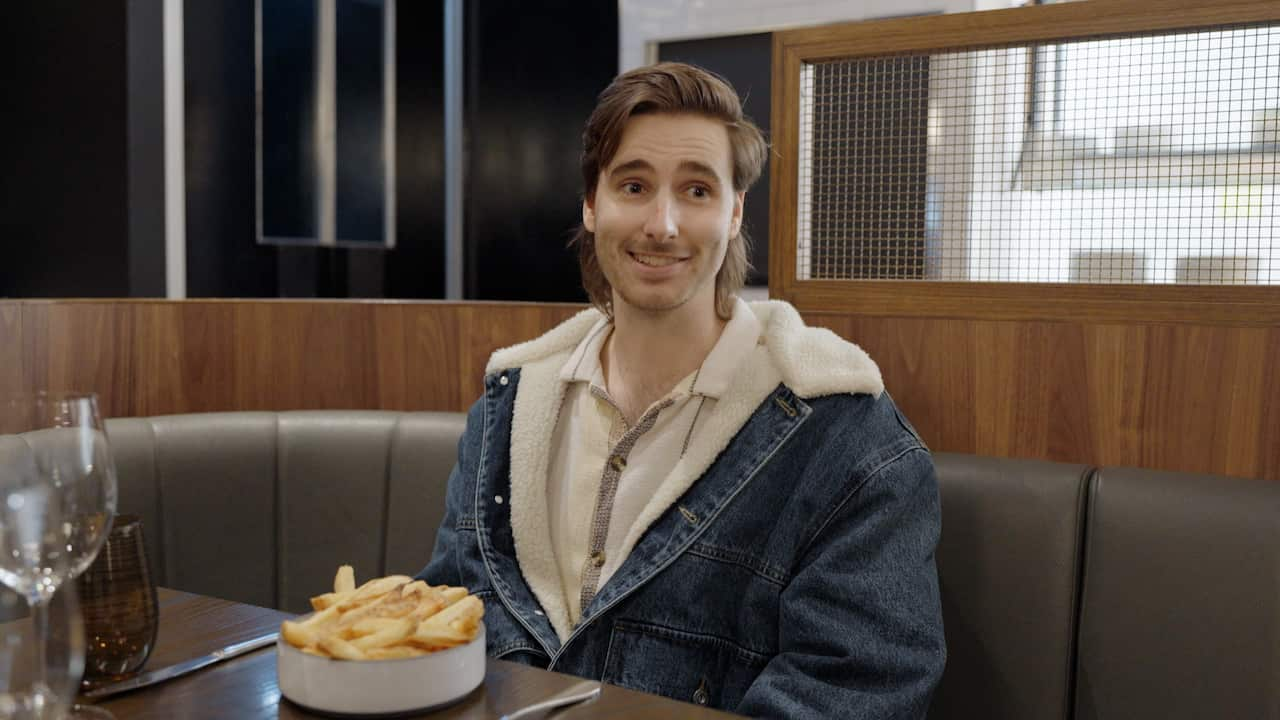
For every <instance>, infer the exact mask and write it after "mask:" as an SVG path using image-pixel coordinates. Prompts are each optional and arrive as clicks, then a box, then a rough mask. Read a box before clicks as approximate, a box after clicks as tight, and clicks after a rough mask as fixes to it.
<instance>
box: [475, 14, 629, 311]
mask: <svg viewBox="0 0 1280 720" xmlns="http://www.w3.org/2000/svg"><path fill="white" fill-rule="evenodd" d="M465 52H466V63H467V68H466V70H467V82H466V105H467V110H466V125H467V156H468V179H467V189H466V254H465V256H466V267H467V282H466V288H467V295H468V296H469V297H474V298H483V299H504V300H542V301H555V300H567V301H583V300H585V299H586V295H585V293H584V292H583V291H582V281H581V277H580V275H579V273H578V265H577V260H576V255H575V250H572V249H568V248H566V247H565V244H566V242H567V241H568V239H569V237H570V234H571V232H572V230H573V229H574V228H575V227H576V226H577V225H578V223H580V222H581V221H582V199H581V197H582V196H581V193H582V179H581V173H580V171H579V166H578V160H579V155H580V152H581V149H582V127H583V125H584V124H585V123H586V120H587V116H588V115H590V114H591V110H592V108H593V107H595V100H596V96H597V95H598V94H599V93H600V91H601V90H603V89H604V88H605V86H606V85H608V84H609V81H610V80H612V79H613V77H614V75H616V74H617V68H618V8H617V3H614V2H581V0H561V1H552V0H546V1H544V2H539V3H510V2H499V1H498V0H471V1H470V2H468V3H467V43H466V51H465Z"/></svg>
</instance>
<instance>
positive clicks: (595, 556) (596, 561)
mask: <svg viewBox="0 0 1280 720" xmlns="http://www.w3.org/2000/svg"><path fill="white" fill-rule="evenodd" d="M591 564H592V565H595V566H596V567H603V566H604V551H603V550H597V551H595V552H593V553H591Z"/></svg>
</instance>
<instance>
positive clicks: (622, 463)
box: [609, 455, 627, 472]
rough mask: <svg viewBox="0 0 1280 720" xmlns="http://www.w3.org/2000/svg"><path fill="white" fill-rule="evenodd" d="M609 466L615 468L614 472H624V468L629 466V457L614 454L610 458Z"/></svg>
mask: <svg viewBox="0 0 1280 720" xmlns="http://www.w3.org/2000/svg"><path fill="white" fill-rule="evenodd" d="M609 466H610V467H612V468H613V470H614V472H622V469H623V468H625V467H626V466H627V459H626V458H624V457H622V456H621V455H614V456H613V457H612V458H610V459H609Z"/></svg>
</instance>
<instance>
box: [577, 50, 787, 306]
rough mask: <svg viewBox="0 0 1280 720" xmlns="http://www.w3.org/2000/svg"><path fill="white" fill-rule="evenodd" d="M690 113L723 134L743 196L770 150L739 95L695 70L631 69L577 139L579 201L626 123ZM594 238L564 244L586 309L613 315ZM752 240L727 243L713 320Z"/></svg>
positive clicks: (737, 279) (668, 65)
mask: <svg viewBox="0 0 1280 720" xmlns="http://www.w3.org/2000/svg"><path fill="white" fill-rule="evenodd" d="M657 113H668V114H681V113H690V114H694V115H702V116H705V117H708V118H712V119H715V120H720V121H721V122H723V123H724V124H725V128H726V129H727V130H728V131H729V147H730V148H731V151H732V153H733V189H734V190H735V191H737V192H744V191H746V190H747V189H748V188H750V187H751V185H752V184H753V183H755V181H756V180H757V179H758V178H759V177H760V172H761V171H762V170H763V169H764V162H765V157H766V153H767V152H768V145H767V144H766V143H765V140H764V136H763V135H762V134H761V133H760V129H759V128H757V127H756V126H755V123H753V122H751V120H750V119H748V118H747V117H746V116H744V115H743V114H742V102H741V101H740V100H739V99H738V93H737V92H736V91H734V89H733V86H732V85H730V84H729V83H728V81H726V80H725V79H724V78H722V77H720V76H719V75H716V74H715V73H712V72H710V71H708V70H704V69H702V68H700V67H695V66H693V65H686V64H684V63H674V62H665V63H658V64H657V65H649V66H647V67H642V68H637V69H635V70H631V71H629V72H625V73H623V74H621V75H619V76H618V77H616V78H614V80H613V82H612V83H610V84H609V87H607V88H605V89H604V92H602V93H600V98H599V101H598V102H597V103H596V108H595V110H594V111H592V113H591V117H590V118H589V119H588V120H587V127H586V129H585V130H583V132H582V183H583V187H584V190H583V196H584V197H585V198H588V199H591V200H594V199H595V194H596V184H597V182H598V180H599V179H600V170H601V168H603V167H605V166H606V165H608V164H609V162H610V161H612V160H613V156H614V154H615V153H617V151H618V146H619V145H620V144H621V142H622V132H623V130H624V129H625V128H626V126H627V121H628V120H630V119H631V117H632V116H635V115H643V114H657ZM595 240H596V238H595V234H594V233H591V232H588V231H587V229H586V227H584V226H582V225H579V226H578V229H577V231H576V232H575V233H574V236H573V239H572V240H571V241H570V242H569V244H570V245H571V246H572V245H575V244H576V245H577V246H578V266H579V268H580V269H581V270H582V287H583V289H585V290H586V291H587V296H588V297H589V298H590V299H591V303H592V304H593V305H595V306H596V307H597V308H599V309H600V310H601V311H602V312H604V313H605V314H606V315H612V314H613V289H612V287H610V285H609V280H608V279H607V278H605V276H604V271H602V270H601V269H600V262H599V260H598V259H597V258H596V242H595ZM749 243H750V240H749V239H748V237H747V233H746V231H745V230H742V229H739V231H738V234H737V235H736V236H734V237H732V238H730V239H729V247H728V249H727V250H726V251H725V257H724V263H723V264H722V265H721V266H720V271H719V272H718V273H716V313H717V314H719V316H720V317H721V318H723V319H726V320H727V319H728V318H729V316H730V315H731V314H732V312H733V296H734V295H736V294H737V292H738V291H739V290H741V289H742V286H743V283H745V282H746V279H747V272H748V271H749V270H750V269H751V261H750V260H749V259H748V253H747V250H748V247H749Z"/></svg>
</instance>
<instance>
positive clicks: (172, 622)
mask: <svg viewBox="0 0 1280 720" xmlns="http://www.w3.org/2000/svg"><path fill="white" fill-rule="evenodd" d="M159 595H160V632H159V636H158V638H157V640H156V648H155V651H154V652H152V653H151V658H150V659H149V660H148V661H147V665H146V668H144V669H146V670H150V669H154V668H160V667H165V666H167V665H170V664H173V663H178V662H182V661H183V660H188V659H191V658H193V657H198V656H200V655H203V654H205V653H209V652H212V651H214V650H216V649H218V648H220V647H224V646H226V645H230V644H232V643H235V642H240V641H243V640H248V639H250V638H253V637H257V636H259V635H262V634H263V633H266V632H271V631H273V630H277V629H279V627H280V621H282V620H286V619H288V618H290V617H292V616H291V615H289V614H288V613H282V612H278V611H276V610H268V609H266V608H260V607H255V606H253V605H245V604H242V603H236V602H231V601H229V600H218V599H216V598H209V597H203V596H200V595H192V594H190V593H184V592H179V591H177V590H168V589H164V588H161V589H160V593H159ZM580 681H581V680H580V679H579V678H575V677H573V676H570V675H562V674H560V673H555V672H549V671H547V670H540V669H538V668H531V667H528V666H525V665H517V664H515V663H510V662H506V661H504V660H489V663H488V668H487V669H486V672H485V679H484V683H483V684H482V685H481V686H480V687H478V688H476V689H475V690H474V691H472V692H471V694H469V695H468V696H467V697H466V698H465V699H463V700H462V701H461V702H460V703H458V704H456V705H452V706H450V707H448V708H446V709H444V710H440V711H437V712H434V713H430V714H428V715H423V716H422V717H428V718H441V719H443V718H497V717H499V716H501V714H502V713H504V712H510V711H511V710H514V709H516V708H519V707H522V706H524V705H526V704H529V703H532V702H537V701H538V700H542V699H544V698H546V697H547V696H549V695H552V694H555V693H557V692H559V691H560V690H563V689H564V688H567V687H569V686H570V685H573V684H575V683H578V682H580ZM100 706H101V707H103V708H106V709H108V710H110V711H111V712H112V713H113V714H114V715H115V716H116V718H117V719H118V720H129V719H131V718H165V720H168V719H170V718H218V719H219V720H222V719H223V718H237V719H244V720H249V719H251V718H307V717H316V716H315V715H313V714H311V713H308V712H307V711H305V710H303V709H301V708H299V707H298V706H296V705H293V704H291V703H290V702H289V701H288V700H285V699H283V698H281V697H280V689H279V688H278V687H277V686H276V654H275V648H274V646H271V647H267V648H263V649H262V650H257V651H255V652H252V653H248V654H246V655H242V656H240V657H237V658H233V659H231V660H225V661H223V662H220V663H217V664H215V665H212V666H209V667H206V668H204V669H203V670H198V671H196V672H195V673H192V674H190V675H187V676H185V677H181V678H178V679H176V680H170V681H168V682H165V683H161V684H159V685H153V686H151V687H148V688H143V689H141V690H137V691H134V692H132V693H128V694H125V695H118V696H116V697H113V698H109V699H107V700H104V701H103V702H102V703H100ZM547 717H554V718H557V720H559V719H560V718H565V719H569V718H642V717H643V718H656V717H660V718H690V719H691V720H692V719H697V720H704V719H709V718H728V717H735V716H733V715H729V714H727V713H722V712H717V711H715V710H710V709H707V708H703V707H699V706H697V705H693V704H690V703H683V702H678V701H675V700H671V699H668V698H664V697H658V696H656V695H649V694H646V693H641V692H635V691H633V690H627V689H624V688H620V687H614V686H612V685H606V686H605V687H604V692H603V693H601V696H600V698H599V699H598V700H596V701H595V702H592V703H588V704H586V705H576V706H571V707H568V708H565V709H562V710H560V711H559V712H557V713H553V714H550V715H548V716H547Z"/></svg>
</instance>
